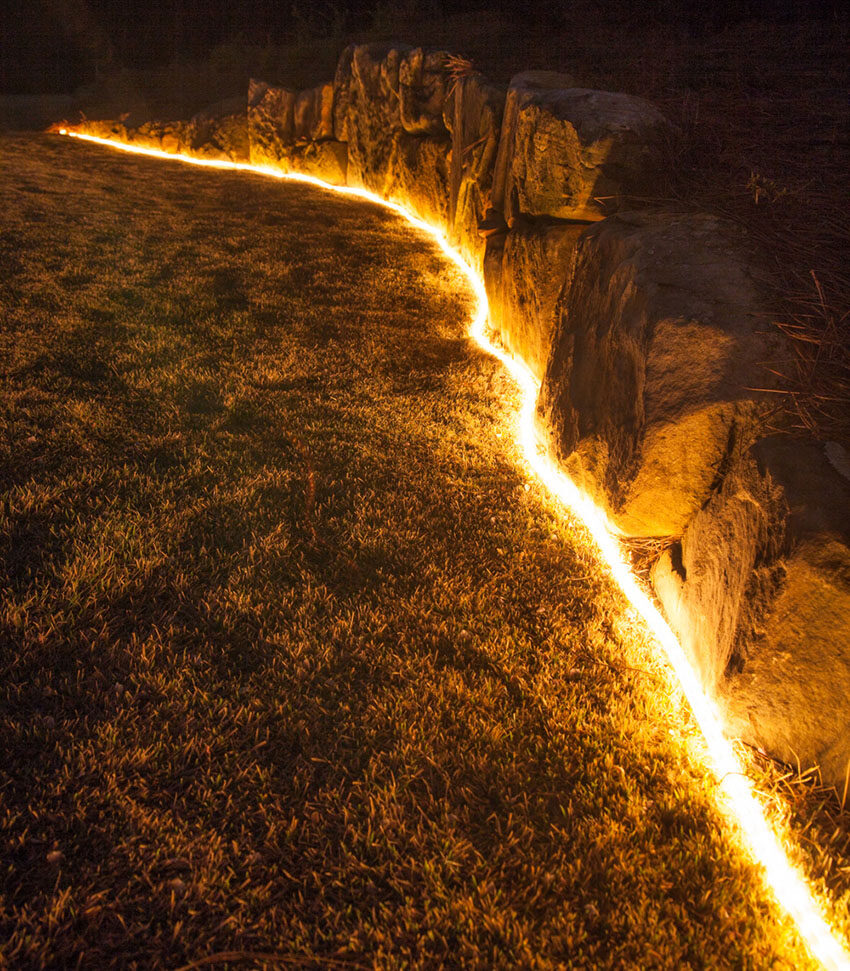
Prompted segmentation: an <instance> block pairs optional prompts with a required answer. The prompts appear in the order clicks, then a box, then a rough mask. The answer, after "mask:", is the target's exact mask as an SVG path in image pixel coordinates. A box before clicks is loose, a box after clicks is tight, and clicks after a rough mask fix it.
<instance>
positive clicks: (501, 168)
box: [494, 71, 670, 222]
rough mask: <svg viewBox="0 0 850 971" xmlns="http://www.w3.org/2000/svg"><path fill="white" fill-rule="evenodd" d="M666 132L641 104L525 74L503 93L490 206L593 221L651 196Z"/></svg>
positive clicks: (510, 212) (509, 212) (657, 115)
mask: <svg viewBox="0 0 850 971" xmlns="http://www.w3.org/2000/svg"><path fill="white" fill-rule="evenodd" d="M669 134H670V126H669V124H668V122H667V120H666V119H665V118H664V116H663V115H662V114H661V112H660V111H659V110H658V109H657V108H656V107H655V106H654V105H651V104H650V103H649V102H648V101H644V100H643V99H641V98H635V97H632V96H630V95H626V94H616V93H613V92H609V91H591V90H587V89H585V88H577V87H574V86H573V84H572V80H571V79H570V78H569V77H566V76H564V75H556V74H552V73H550V72H543V71H530V72H525V73H523V74H519V75H517V76H516V77H514V78H513V79H512V81H511V85H510V87H509V89H508V95H507V103H506V107H505V118H504V123H503V125H502V134H501V141H500V145H499V155H498V159H497V162H496V176H495V185H494V204H495V205H496V206H497V207H498V208H500V209H501V210H502V211H503V212H504V214H505V217H506V218H507V220H508V222H511V221H512V220H513V219H514V218H516V217H517V216H519V215H520V214H525V215H531V216H554V217H557V218H561V219H581V220H588V221H593V220H598V219H603V218H605V217H606V216H607V215H610V214H611V213H612V212H615V211H617V210H618V209H621V208H622V207H623V204H624V202H627V201H628V199H629V197H633V196H637V195H645V194H647V193H649V192H651V191H652V187H653V183H654V179H656V178H657V172H658V168H659V166H660V165H661V162H662V153H663V145H664V142H665V140H666V139H667V138H668V137H669Z"/></svg>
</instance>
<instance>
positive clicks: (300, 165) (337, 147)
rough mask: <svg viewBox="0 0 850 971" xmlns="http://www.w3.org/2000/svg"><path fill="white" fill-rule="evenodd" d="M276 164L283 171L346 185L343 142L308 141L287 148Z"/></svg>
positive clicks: (346, 162) (346, 165) (332, 183)
mask: <svg viewBox="0 0 850 971" xmlns="http://www.w3.org/2000/svg"><path fill="white" fill-rule="evenodd" d="M278 165H279V166H280V167H281V168H283V169H284V171H287V172H301V173H302V174H303V175H312V176H314V177H315V178H317V179H321V180H322V181H323V182H329V183H330V184H331V185H346V175H347V171H348V152H347V150H346V146H345V144H344V143H343V142H337V141H331V140H328V141H323V142H310V143H309V144H308V145H299V146H297V147H295V148H291V149H289V150H288V151H287V154H286V155H285V156H283V158H281V159H280V161H279V162H278Z"/></svg>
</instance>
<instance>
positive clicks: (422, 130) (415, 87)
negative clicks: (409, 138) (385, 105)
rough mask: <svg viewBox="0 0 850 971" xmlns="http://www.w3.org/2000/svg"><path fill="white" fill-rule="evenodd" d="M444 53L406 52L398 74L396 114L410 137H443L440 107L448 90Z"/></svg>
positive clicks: (421, 50) (420, 50)
mask: <svg viewBox="0 0 850 971" xmlns="http://www.w3.org/2000/svg"><path fill="white" fill-rule="evenodd" d="M447 57H448V54H447V53H446V52H445V51H426V50H423V48H421V47H417V48H414V49H413V50H412V51H408V52H407V53H406V54H405V55H404V57H403V58H402V60H401V63H400V65H399V74H398V83H399V84H398V95H399V114H400V117H401V124H402V127H403V128H404V130H405V131H406V132H408V133H409V134H411V135H445V133H446V127H445V124H444V123H443V105H444V103H445V100H446V91H447V90H448V83H449V79H448V75H447V72H446V58H447Z"/></svg>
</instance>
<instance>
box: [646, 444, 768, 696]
mask: <svg viewBox="0 0 850 971" xmlns="http://www.w3.org/2000/svg"><path fill="white" fill-rule="evenodd" d="M730 464H731V465H732V468H731V469H730V470H729V471H727V473H726V475H725V476H724V478H723V479H722V481H721V482H720V483H719V484H718V486H717V489H716V491H715V492H713V493H712V495H711V496H710V497H709V499H708V500H707V502H706V503H705V505H704V506H703V507H702V508H701V509H700V510H698V511H697V513H696V514H695V516H694V518H693V519H692V520H691V522H690V523H689V524H688V526H687V527H686V529H685V531H684V533H683V535H682V537H681V539H680V540H679V541H677V542H675V543H674V544H673V546H672V547H671V548H670V549H668V550H666V551H665V552H664V553H663V554H662V555H661V557H660V558H659V559H658V561H657V562H656V563H655V565H654V566H653V569H652V582H653V586H654V587H655V592H656V594H657V596H658V599H659V600H660V601H661V604H662V606H663V607H664V613H665V614H666V616H667V620H668V621H669V623H670V626H671V627H672V628H673V631H674V632H675V633H676V635H677V636H678V638H679V642H680V643H681V644H682V646H683V648H684V649H685V652H686V653H687V654H688V655H689V657H690V659H691V662H692V663H693V665H694V667H695V668H696V669H697V671H698V672H699V674H700V677H701V680H702V683H703V685H704V686H705V687H706V688H708V689H709V690H711V691H714V690H716V689H717V688H718V686H719V685H720V683H721V681H722V679H723V677H724V675H725V673H726V671H727V670H728V668H729V666H730V662H736V663H739V660H740V657H741V655H742V653H743V649H744V647H743V645H744V643H745V642H746V640H747V638H748V637H750V636H751V635H752V632H753V630H754V629H755V628H757V627H758V625H759V624H760V623H761V621H762V618H763V616H764V614H765V613H766V612H767V611H768V610H769V605H770V603H771V602H772V601H773V598H774V597H775V595H776V591H777V589H778V584H779V582H780V579H781V573H782V568H781V565H780V559H779V558H780V555H781V553H782V552H783V551H784V543H785V523H784V519H785V503H784V497H783V493H782V490H781V489H779V488H777V487H775V486H774V485H773V484H772V483H771V482H770V480H769V479H766V478H765V477H763V476H762V475H761V474H760V473H759V471H758V469H757V468H756V465H755V462H754V461H753V459H752V457H751V456H750V455H749V454H747V450H746V448H745V443H742V442H739V443H737V444H736V445H735V446H734V447H733V454H732V457H731V462H730Z"/></svg>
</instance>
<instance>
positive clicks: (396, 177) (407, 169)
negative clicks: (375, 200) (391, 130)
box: [380, 131, 451, 232]
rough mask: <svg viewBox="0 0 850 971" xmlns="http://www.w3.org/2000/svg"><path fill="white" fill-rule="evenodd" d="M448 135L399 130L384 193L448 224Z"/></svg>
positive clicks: (436, 223) (428, 218) (423, 215)
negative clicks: (423, 134) (428, 134)
mask: <svg viewBox="0 0 850 971" xmlns="http://www.w3.org/2000/svg"><path fill="white" fill-rule="evenodd" d="M450 152H451V143H450V142H449V140H448V138H447V137H443V138H431V137H427V136H421V135H408V134H407V133H406V132H402V131H399V132H396V133H395V136H394V138H393V146H392V153H391V155H390V159H389V162H388V163H387V177H386V181H385V182H384V184H383V186H382V187H381V190H380V191H381V194H382V195H383V196H385V197H386V198H387V199H392V200H395V201H397V202H401V203H402V204H403V205H406V206H409V207H410V208H411V209H413V211H414V212H415V213H416V215H418V216H419V217H420V218H422V219H424V220H425V221H426V222H428V223H430V224H431V225H432V226H438V227H439V228H440V229H442V230H443V232H445V231H446V229H447V227H448V213H449V155H450Z"/></svg>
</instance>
